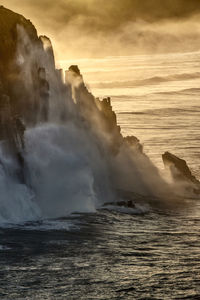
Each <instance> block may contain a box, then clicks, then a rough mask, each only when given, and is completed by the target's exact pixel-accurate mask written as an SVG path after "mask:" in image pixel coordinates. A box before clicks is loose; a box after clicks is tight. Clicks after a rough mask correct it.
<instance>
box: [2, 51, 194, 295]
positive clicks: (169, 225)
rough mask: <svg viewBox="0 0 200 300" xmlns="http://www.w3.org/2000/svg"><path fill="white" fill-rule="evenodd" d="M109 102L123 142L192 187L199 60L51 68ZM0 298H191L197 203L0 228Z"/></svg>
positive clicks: (93, 62)
mask: <svg viewBox="0 0 200 300" xmlns="http://www.w3.org/2000/svg"><path fill="white" fill-rule="evenodd" d="M57 64H58V67H62V68H63V69H67V68H68V67H69V66H70V65H72V64H73V65H74V64H75V65H78V66H79V68H80V70H81V73H82V75H83V77H84V81H85V83H86V85H87V87H88V89H89V90H90V91H91V93H92V94H93V95H94V96H95V97H99V98H100V99H102V98H104V97H111V103H112V107H113V110H114V111H115V112H116V114H117V120H118V124H119V125H120V126H121V132H122V134H123V135H124V136H128V135H134V136H136V137H138V139H139V140H140V142H141V143H142V145H143V147H144V152H145V153H146V154H147V155H148V156H149V157H150V159H151V160H152V162H153V163H154V164H155V165H156V166H157V168H158V169H159V170H160V172H161V173H163V172H164V166H163V163H162V154H163V153H164V152H165V151H169V152H171V153H173V154H175V155H177V156H178V157H180V158H183V159H185V160H186V161H187V163H188V165H189V167H190V169H191V171H192V173H193V174H194V175H195V176H196V177H197V178H199V179H200V135H199V133H200V52H191V53H168V54H152V55H135V56H122V57H117V56H116V57H115V56H112V57H106V58H95V59H94V58H93V59H78V60H75V59H74V60H66V61H59V62H58V63H57ZM0 299H6V300H18V299H20V300H21V299H41V300H45V299H56V300H57V299H58V300H59V299H67V300H72V299H85V300H96V299H102V300H112V299H125V300H126V299H127V300H134V299H144V300H146V299H149V300H150V299H151V300H153V299H160V300H164V299H169V300H172V299H180V300H183V299H200V197H199V199H198V197H197V198H196V199H188V200H187V205H184V206H183V207H179V208H174V209H161V208H156V207H153V208H152V207H148V208H146V207H145V208H143V209H126V210H124V209H106V208H102V209H99V210H97V211H96V212H92V213H80V212H78V211H77V213H74V214H71V215H69V216H66V217H64V218H61V219H53V220H41V221H38V222H28V223H20V224H15V225H13V224H7V226H2V227H1V226H0Z"/></svg>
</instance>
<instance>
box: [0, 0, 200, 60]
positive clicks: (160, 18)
mask: <svg viewBox="0 0 200 300" xmlns="http://www.w3.org/2000/svg"><path fill="white" fill-rule="evenodd" d="M1 4H2V5H4V6H5V7H7V8H9V9H13V10H15V11H17V12H18V13H20V14H24V15H26V16H27V17H29V18H30V19H31V20H32V22H33V23H34V24H35V25H36V27H37V28H38V33H39V34H44V33H45V34H46V35H47V36H49V37H50V39H51V40H52V42H53V45H54V48H55V52H56V58H57V59H70V58H84V57H87V58H90V57H103V56H111V55H113V54H114V55H132V54H138V53H142V54H143V53H144V54H145V53H151V52H153V53H155V52H158V53H160V52H184V51H196V50H199V45H200V34H199V33H200V25H199V19H200V2H199V1H197V0H192V1H186V0H176V1H171V0H167V1H165V2H164V3H163V1H160V0H151V1H149V0H148V1H143V2H141V1H138V0H133V1H130V0H125V1H123V2H122V1H119V0H115V1H114V0H111V1H105V0H101V1H97V0H86V1H81V0H76V1H71V0H59V1H56V3H53V2H52V1H50V0H43V1H38V0H36V1H34V2H33V1H30V0H21V1H20V6H19V1H17V0H3V1H1ZM191 41H192V43H191Z"/></svg>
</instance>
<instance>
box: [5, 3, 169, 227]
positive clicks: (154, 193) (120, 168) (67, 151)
mask: <svg viewBox="0 0 200 300" xmlns="http://www.w3.org/2000/svg"><path fill="white" fill-rule="evenodd" d="M0 21H1V22H0V33H1V43H0V59H1V60H0V140H1V144H0V189H1V196H0V222H11V223H12V222H23V221H25V220H37V219H44V218H58V217H62V216H65V215H67V214H69V213H72V212H77V211H78V212H94V211H95V210H96V209H98V208H100V207H102V205H103V204H105V203H112V204H113V203H114V204H116V205H117V204H118V203H119V202H120V201H124V199H125V198H127V197H128V198H129V200H128V201H132V202H134V201H139V202H140V200H141V199H143V200H142V201H144V199H145V201H146V202H148V201H149V202H150V203H154V204H155V203H158V202H159V203H167V202H168V201H170V200H169V199H171V196H173V195H174V193H173V191H172V190H173V189H171V187H170V184H169V183H167V182H166V181H165V180H164V179H163V178H162V177H161V176H160V174H159V171H158V169H157V168H156V167H155V166H154V165H153V163H152V162H151V161H150V159H149V158H148V157H147V155H145V153H144V152H143V149H142V146H141V144H140V142H139V140H138V139H137V138H136V137H133V136H132V137H123V136H122V134H121V132H120V127H119V126H118V125H117V120H116V114H115V113H114V111H113V110H112V106H111V100H110V98H105V99H103V100H100V99H98V98H95V97H94V96H93V95H92V94H91V93H90V92H89V91H88V90H87V87H86V85H85V84H84V80H83V78H82V75H81V73H80V70H79V68H78V67H77V66H74V65H73V66H71V67H70V68H69V69H68V71H66V72H65V76H63V73H62V70H57V69H56V68H55V61H54V55H53V49H52V46H51V42H50V40H49V39H48V38H47V37H45V36H42V37H38V36H37V32H36V29H35V28H34V26H33V25H32V23H31V22H30V21H28V20H26V19H25V18H24V17H22V16H21V15H18V14H15V13H14V12H12V11H10V10H7V9H5V8H4V7H0ZM5 41H6V42H5ZM63 77H65V79H63ZM127 195H129V196H127ZM138 195H140V196H139V197H138ZM172 198H173V197H172ZM152 199H153V201H152ZM128 203H129V204H130V202H128ZM132 205H133V204H132Z"/></svg>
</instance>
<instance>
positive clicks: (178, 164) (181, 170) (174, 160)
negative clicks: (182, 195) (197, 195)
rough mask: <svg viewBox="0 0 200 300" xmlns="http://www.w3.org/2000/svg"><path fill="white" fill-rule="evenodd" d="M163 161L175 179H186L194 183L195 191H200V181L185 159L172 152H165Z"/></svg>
mask: <svg viewBox="0 0 200 300" xmlns="http://www.w3.org/2000/svg"><path fill="white" fill-rule="evenodd" d="M162 159H163V163H164V165H165V167H166V168H167V169H169V171H170V173H171V176H172V178H173V179H174V181H185V182H188V183H191V184H194V186H195V187H194V191H195V192H200V182H199V180H197V178H196V177H195V176H194V175H193V174H192V172H191V171H190V169H189V167H188V165H187V163H186V161H185V160H184V159H181V158H179V157H178V156H175V155H174V154H172V153H170V152H165V153H164V154H163V155H162Z"/></svg>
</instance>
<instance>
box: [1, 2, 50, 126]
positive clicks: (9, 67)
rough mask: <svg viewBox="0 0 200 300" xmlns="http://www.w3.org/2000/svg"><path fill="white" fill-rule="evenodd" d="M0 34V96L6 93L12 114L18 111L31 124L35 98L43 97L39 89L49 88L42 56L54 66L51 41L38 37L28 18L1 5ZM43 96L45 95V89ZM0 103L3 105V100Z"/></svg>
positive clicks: (36, 102) (33, 118) (37, 106)
mask: <svg viewBox="0 0 200 300" xmlns="http://www.w3.org/2000/svg"><path fill="white" fill-rule="evenodd" d="M0 37H1V43H0V97H1V99H2V97H3V96H5V95H6V97H7V99H9V102H10V106H11V111H12V114H13V115H18V114H19V115H20V116H21V117H22V118H23V119H24V121H25V122H26V123H27V124H29V123H34V122H35V121H36V119H35V114H36V111H37V109H38V108H39V103H38V102H39V101H38V100H39V99H36V98H39V97H42V92H41V89H42V90H44V89H45V85H46V90H48V84H47V83H45V80H46V74H45V73H46V68H45V66H44V62H45V59H46V61H47V60H48V61H49V62H50V63H51V64H52V67H54V65H53V64H54V58H53V51H51V50H50V48H51V44H50V42H49V40H48V38H46V37H41V38H39V37H38V36H37V31H36V29H35V27H34V26H33V24H32V23H31V22H30V21H29V20H27V19H25V18H24V17H23V16H21V15H19V14H16V13H14V12H12V11H10V10H8V9H6V8H4V7H3V6H1V7H0ZM47 42H48V47H47V48H48V50H47V51H45V49H44V44H45V43H47ZM49 56H51V60H50V59H49ZM33 91H34V93H33ZM44 94H45V92H43V95H44ZM44 97H45V98H47V92H46V95H45V96H44ZM3 98H4V97H3ZM44 101H45V100H44ZM0 105H1V106H4V103H3V100H1V101H0Z"/></svg>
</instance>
